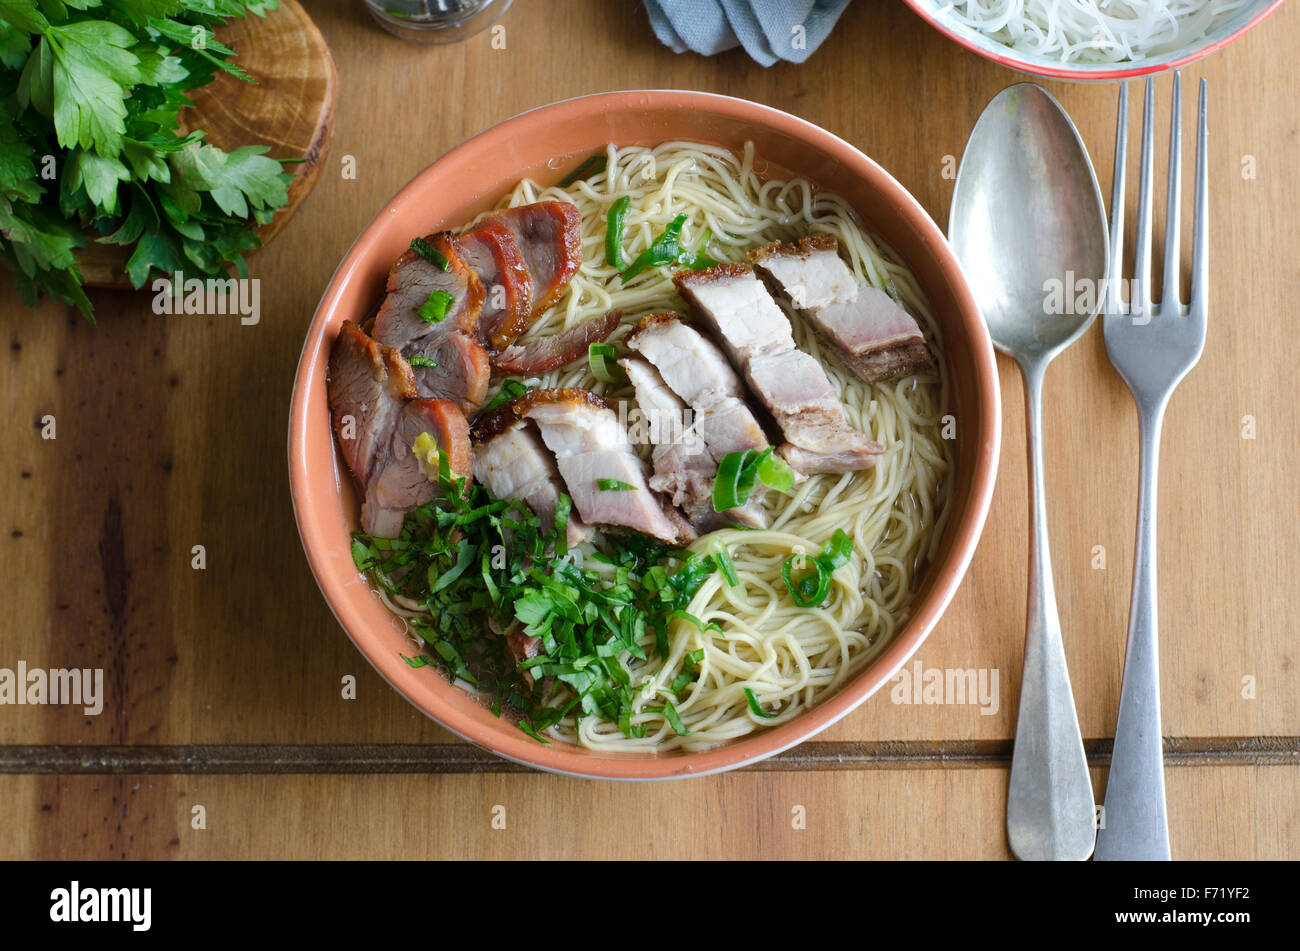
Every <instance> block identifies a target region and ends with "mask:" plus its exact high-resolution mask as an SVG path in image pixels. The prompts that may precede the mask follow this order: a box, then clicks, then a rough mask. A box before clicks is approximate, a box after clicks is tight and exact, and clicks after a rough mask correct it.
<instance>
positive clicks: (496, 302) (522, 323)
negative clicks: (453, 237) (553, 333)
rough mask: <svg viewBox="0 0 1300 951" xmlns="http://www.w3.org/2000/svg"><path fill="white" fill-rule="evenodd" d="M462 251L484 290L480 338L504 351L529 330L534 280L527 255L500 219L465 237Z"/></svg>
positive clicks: (462, 240)
mask: <svg viewBox="0 0 1300 951" xmlns="http://www.w3.org/2000/svg"><path fill="white" fill-rule="evenodd" d="M460 248H461V253H462V255H464V258H465V263H466V264H468V265H469V266H470V269H471V270H473V271H474V273H475V274H477V275H478V279H479V282H480V283H482V285H483V289H484V299H483V313H482V315H481V316H480V317H479V336H480V337H482V339H483V340H484V341H485V342H486V343H487V345H488V346H489V347H494V348H496V347H503V346H505V345H506V344H507V343H509V342H510V341H511V340H513V339H514V338H515V337H516V336H517V335H518V334H519V332H520V331H521V330H523V328H525V327H527V326H528V321H529V317H531V316H532V312H533V304H532V299H533V280H532V277H531V276H530V275H529V273H528V265H527V264H526V263H525V262H524V254H523V251H521V250H520V248H519V243H518V242H517V241H516V240H515V233H514V232H513V231H511V230H510V229H509V228H507V227H506V225H505V222H503V221H502V220H501V219H500V218H498V217H491V218H488V219H486V220H484V221H482V222H481V223H479V224H478V225H476V226H475V227H474V228H473V229H471V230H470V231H467V232H465V234H463V235H461V236H460Z"/></svg>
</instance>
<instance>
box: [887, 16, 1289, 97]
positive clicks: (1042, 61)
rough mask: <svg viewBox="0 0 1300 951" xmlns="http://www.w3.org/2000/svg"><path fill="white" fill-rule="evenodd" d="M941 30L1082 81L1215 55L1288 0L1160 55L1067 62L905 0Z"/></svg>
mask: <svg viewBox="0 0 1300 951" xmlns="http://www.w3.org/2000/svg"><path fill="white" fill-rule="evenodd" d="M903 2H904V3H906V4H907V5H908V6H909V7H911V8H912V9H913V10H914V11H916V14H917V16H919V17H921V18H922V19H924V20H926V21H927V22H928V23H929V24H930V25H931V26H933V27H934V28H935V29H936V30H938V31H939V32H940V33H943V34H944V35H945V36H947V37H948V38H949V39H951V40H954V41H956V42H957V43H959V44H961V45H962V46H964V47H966V49H968V50H970V51H971V52H972V53H978V54H979V55H980V56H983V57H984V58H985V59H989V60H992V61H993V62H995V63H999V64H1001V65H1003V66H1006V67H1008V68H1009V69H1015V70H1019V71H1020V72H1022V73H1029V74H1030V75H1033V76H1042V77H1044V78H1047V79H1067V80H1074V81H1078V82H1103V81H1111V80H1116V79H1119V80H1125V79H1135V78H1137V77H1139V76H1149V75H1153V74H1155V73H1163V72H1165V71H1166V70H1170V69H1182V68H1183V67H1184V66H1187V65H1188V64H1190V63H1194V62H1196V61H1197V60H1198V59H1201V58H1203V57H1206V56H1209V55H1210V54H1211V53H1213V52H1215V51H1216V50H1220V49H1222V48H1223V47H1225V46H1227V45H1228V44H1229V43H1231V42H1232V41H1233V40H1235V39H1236V38H1237V37H1239V36H1241V35H1243V34H1244V33H1246V32H1247V31H1249V30H1250V29H1252V28H1253V27H1255V26H1257V25H1259V24H1260V23H1261V22H1263V20H1264V18H1265V17H1266V16H1268V15H1269V14H1270V13H1272V12H1273V11H1274V10H1276V9H1277V8H1278V7H1280V6H1281V5H1282V0H1251V2H1250V3H1247V4H1245V5H1244V6H1242V7H1241V8H1240V9H1238V10H1236V11H1235V12H1233V14H1232V15H1231V16H1229V17H1227V18H1226V19H1225V22H1223V23H1222V24H1219V25H1218V26H1216V27H1215V28H1214V29H1213V30H1211V31H1210V33H1209V34H1207V35H1206V36H1203V37H1201V38H1200V39H1199V40H1196V41H1195V42H1193V43H1189V44H1188V45H1187V46H1185V47H1181V48H1179V49H1176V50H1170V51H1169V52H1167V53H1161V54H1159V55H1157V56H1147V57H1142V58H1139V59H1136V60H1131V61H1129V62H1123V63H1104V64H1089V63H1062V62H1061V61H1060V60H1057V59H1051V58H1049V57H1045V56H1038V55H1036V54H1033V53H1022V52H1021V51H1019V50H1016V49H1012V48H1011V47H1010V46H1007V45H1006V44H1005V43H999V42H998V41H997V40H994V39H992V38H990V37H988V36H985V35H984V34H983V33H980V32H979V31H978V30H972V29H971V28H970V27H968V26H966V25H965V24H962V23H959V22H957V21H956V20H955V19H954V18H953V17H952V15H951V13H950V11H949V10H948V6H947V4H946V3H944V2H941V0H903Z"/></svg>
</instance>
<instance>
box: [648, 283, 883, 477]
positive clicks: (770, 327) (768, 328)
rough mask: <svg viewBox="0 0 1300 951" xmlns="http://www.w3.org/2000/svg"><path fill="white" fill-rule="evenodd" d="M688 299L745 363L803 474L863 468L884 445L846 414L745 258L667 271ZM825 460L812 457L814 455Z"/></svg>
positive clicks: (823, 372)
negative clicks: (835, 467) (852, 423)
mask: <svg viewBox="0 0 1300 951" xmlns="http://www.w3.org/2000/svg"><path fill="white" fill-rule="evenodd" d="M673 279H674V280H675V281H676V283H677V286H678V288H679V289H681V291H682V293H683V295H685V296H686V298H687V300H689V301H690V302H691V304H692V305H693V306H694V307H695V308H696V309H697V310H698V311H699V312H700V313H701V314H702V315H703V316H704V317H705V319H706V320H708V321H709V322H710V323H711V324H712V325H713V327H714V329H715V330H716V331H717V334H718V336H719V337H720V338H721V339H722V341H723V343H724V344H725V345H726V346H727V348H728V350H729V351H730V353H731V354H732V357H733V359H735V360H736V362H737V363H738V364H739V365H740V366H741V367H742V368H743V369H744V372H745V379H746V380H747V381H748V382H749V385H750V387H751V388H752V389H753V391H754V394H755V395H756V396H757V397H758V398H759V399H760V400H761V401H762V402H763V404H764V405H765V406H767V408H768V409H769V410H770V411H771V413H772V417H773V418H774V419H775V420H776V423H777V425H778V426H780V428H781V432H782V433H783V434H784V435H785V438H786V440H787V441H788V442H789V443H790V444H791V445H793V446H794V447H796V448H798V449H801V450H803V452H802V453H796V454H794V455H793V458H794V459H795V460H799V461H800V462H802V463H803V464H802V465H795V462H794V461H793V460H792V459H791V454H789V453H783V455H784V456H785V458H786V460H787V461H789V462H790V464H791V466H793V467H794V468H795V469H796V471H798V472H801V473H803V474H805V475H806V474H810V473H812V472H825V471H831V470H829V469H826V468H824V465H829V464H830V461H831V460H834V462H835V464H836V465H839V466H840V468H839V469H838V470H836V471H852V470H857V469H866V468H869V467H870V466H871V465H873V464H874V461H875V457H876V456H877V455H879V454H880V453H881V452H883V451H884V449H883V447H881V445H880V444H879V443H877V442H874V441H873V440H871V439H868V438H867V437H866V436H864V435H863V434H862V433H860V432H858V431H857V430H855V429H854V428H853V427H852V426H850V425H849V424H848V421H847V420H846V419H845V418H844V407H843V406H842V405H840V401H839V399H838V398H837V397H836V395H835V391H834V388H833V387H832V386H831V382H830V379H829V378H828V377H827V376H826V370H825V369H824V368H823V367H822V365H821V364H820V363H819V362H818V361H817V360H816V359H814V358H813V357H812V356H810V355H809V354H807V353H804V352H803V351H802V350H798V349H796V348H795V345H794V336H793V334H792V333H791V330H790V322H789V320H788V319H787V318H786V316H785V314H784V313H782V312H781V309H780V308H779V307H777V305H776V301H774V300H773V299H772V296H771V294H769V293H768V290H767V288H766V287H765V286H764V285H763V282H762V281H760V280H759V279H758V277H757V276H756V275H755V274H754V272H753V271H752V270H751V269H750V268H749V267H747V266H745V265H743V264H725V265H721V266H719V267H716V268H710V269H709V270H707V271H684V272H679V273H677V274H676V275H674V278H673ZM819 458H820V459H822V460H824V463H815V462H814V460H816V459H819Z"/></svg>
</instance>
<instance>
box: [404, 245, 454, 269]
mask: <svg viewBox="0 0 1300 951" xmlns="http://www.w3.org/2000/svg"><path fill="white" fill-rule="evenodd" d="M411 250H412V251H414V252H415V253H416V254H418V255H419V256H420V257H422V258H424V259H425V260H426V261H428V262H429V263H430V264H432V265H433V266H434V267H436V268H437V269H438V270H440V271H449V270H451V262H450V261H448V260H447V258H446V257H445V256H444V255H443V253H442V252H441V251H439V250H438V249H437V248H435V247H434V246H433V245H431V244H430V243H429V242H428V241H425V240H424V239H423V238H412V239H411Z"/></svg>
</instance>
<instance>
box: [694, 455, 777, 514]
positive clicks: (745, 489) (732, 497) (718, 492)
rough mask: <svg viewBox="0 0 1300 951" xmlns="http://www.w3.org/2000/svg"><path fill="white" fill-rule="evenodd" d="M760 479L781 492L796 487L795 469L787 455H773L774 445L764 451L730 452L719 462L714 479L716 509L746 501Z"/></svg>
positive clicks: (714, 505) (732, 506)
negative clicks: (785, 457)
mask: <svg viewBox="0 0 1300 951" xmlns="http://www.w3.org/2000/svg"><path fill="white" fill-rule="evenodd" d="M760 480H761V481H762V482H763V484H764V485H767V486H769V487H770V488H773V489H776V490H777V491H778V492H789V491H790V490H791V489H792V488H794V470H792V469H791V468H790V466H789V465H788V464H787V463H786V461H785V460H784V459H781V458H779V457H777V456H774V455H772V447H771V446H768V447H767V448H766V449H764V450H762V451H759V450H757V449H741V450H738V451H737V452H729V453H727V454H726V455H725V456H723V457H722V461H721V462H719V463H718V475H717V477H716V478H715V479H714V482H713V510H714V511H715V512H726V511H727V510H729V509H734V508H737V507H739V506H741V505H744V504H745V503H746V502H748V501H749V497H750V496H751V495H752V494H753V492H754V485H755V483H757V482H758V481H760ZM769 480H770V481H769Z"/></svg>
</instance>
